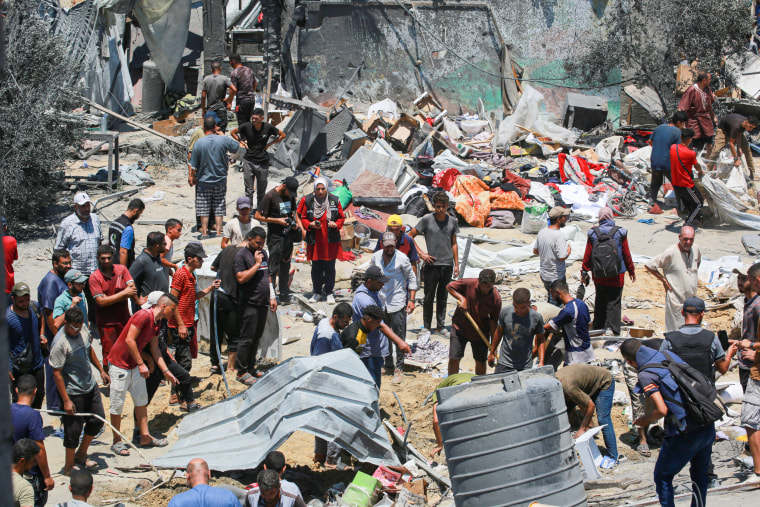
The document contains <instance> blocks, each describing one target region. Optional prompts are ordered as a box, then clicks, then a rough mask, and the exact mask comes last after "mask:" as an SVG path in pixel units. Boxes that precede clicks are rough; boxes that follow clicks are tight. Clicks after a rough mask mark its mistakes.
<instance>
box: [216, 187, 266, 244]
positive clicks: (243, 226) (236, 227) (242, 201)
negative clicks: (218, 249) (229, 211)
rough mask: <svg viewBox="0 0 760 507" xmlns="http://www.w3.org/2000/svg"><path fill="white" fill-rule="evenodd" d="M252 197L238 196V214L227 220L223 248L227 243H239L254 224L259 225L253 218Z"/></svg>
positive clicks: (223, 234)
mask: <svg viewBox="0 0 760 507" xmlns="http://www.w3.org/2000/svg"><path fill="white" fill-rule="evenodd" d="M252 206H253V205H252V203H251V198H250V197H248V196H245V195H244V196H242V197H238V199H237V212H238V214H237V216H236V217H234V218H233V219H232V220H230V221H229V222H227V223H226V224H225V226H224V232H223V233H222V250H224V249H225V248H227V245H239V244H240V243H242V242H243V240H244V239H245V237H246V236H247V235H248V231H250V230H251V228H252V227H253V226H254V225H259V223H258V222H257V221H256V220H253V219H252V218H251V207H252Z"/></svg>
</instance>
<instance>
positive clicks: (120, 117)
mask: <svg viewBox="0 0 760 507" xmlns="http://www.w3.org/2000/svg"><path fill="white" fill-rule="evenodd" d="M81 99H82V100H83V101H84V103H85V104H87V105H88V106H90V107H94V108H95V109H98V110H100V111H103V112H104V113H108V114H110V115H111V116H113V117H114V118H118V119H120V120H121V121H123V122H124V123H126V124H128V125H132V126H133V127H137V128H139V129H141V130H144V131H146V132H150V133H151V134H153V135H155V136H158V137H160V138H162V139H166V140H167V141H170V142H172V143H174V144H177V145H179V146H182V147H184V148H186V147H187V146H186V145H185V143H183V142H181V141H178V140H177V139H174V138H173V137H169V136H167V135H164V134H162V133H161V132H156V131H155V130H153V129H152V128H150V127H148V126H147V125H143V124H142V123H137V122H136V121H134V120H130V119H129V118H127V117H126V116H122V115H120V114H119V113H116V112H114V111H111V110H110V109H108V108H107V107H104V106H101V105H100V104H96V103H95V102H92V101H91V100H90V99H88V98H86V97H81Z"/></svg>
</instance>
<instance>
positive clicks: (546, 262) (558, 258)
mask: <svg viewBox="0 0 760 507" xmlns="http://www.w3.org/2000/svg"><path fill="white" fill-rule="evenodd" d="M569 217H570V210H569V209H568V208H563V207H561V206H555V207H553V208H552V209H551V210H550V211H549V226H548V227H544V228H543V229H541V231H539V233H538V236H536V242H535V243H534V244H533V254H534V255H538V258H539V260H540V268H539V270H540V272H539V275H540V276H541V281H542V282H544V288H545V289H546V293H547V294H548V301H549V302H550V303H552V304H554V305H556V306H560V304H561V302H560V301H557V300H556V299H554V298H552V292H551V289H550V288H551V286H552V283H554V281H555V280H562V281H563V282H566V281H567V280H566V278H565V260H566V259H567V258H568V257H570V245H569V244H568V243H567V238H565V234H564V233H563V232H562V231H561V230H560V229H562V228H563V227H564V226H565V224H567V220H568V218H569Z"/></svg>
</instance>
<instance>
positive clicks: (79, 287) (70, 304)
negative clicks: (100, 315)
mask: <svg viewBox="0 0 760 507" xmlns="http://www.w3.org/2000/svg"><path fill="white" fill-rule="evenodd" d="M63 281H64V282H66V285H68V286H69V288H68V290H65V291H63V292H62V293H61V295H60V296H58V297H57V298H55V304H54V305H53V324H55V331H56V332H58V331H59V330H60V329H61V326H62V325H63V314H64V313H66V310H68V309H69V308H74V307H77V308H79V309H80V310H81V311H82V315H87V306H86V305H85V298H84V290H85V287H86V286H87V277H86V276H85V275H84V274H83V273H82V272H81V271H79V270H78V269H73V268H72V269H70V270H68V271H67V272H66V274H65V275H64V276H63ZM92 304H93V306H94V305H95V302H94V300H93V303H92ZM94 313H95V312H94V310H93V314H94ZM92 328H95V326H92Z"/></svg>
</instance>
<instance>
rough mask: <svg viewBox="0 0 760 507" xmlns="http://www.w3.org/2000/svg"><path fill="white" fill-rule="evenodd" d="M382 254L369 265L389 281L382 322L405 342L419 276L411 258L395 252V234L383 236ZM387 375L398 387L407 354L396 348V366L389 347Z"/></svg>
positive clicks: (382, 298)
mask: <svg viewBox="0 0 760 507" xmlns="http://www.w3.org/2000/svg"><path fill="white" fill-rule="evenodd" d="M380 242H381V243H382V245H383V249H382V250H381V251H378V252H375V253H374V254H372V259H371V260H370V264H371V265H372V266H376V267H379V268H380V269H382V270H383V275H384V276H385V277H386V278H388V281H387V282H385V284H383V287H382V288H381V289H380V302H381V303H382V305H381V306H380V308H382V309H383V321H385V322H386V323H387V324H388V325H389V326H390V328H391V329H392V330H393V332H394V333H395V334H396V336H398V337H399V338H401V339H402V340H405V339H406V317H407V315H410V314H411V313H412V312H413V311H414V297H415V295H416V294H417V289H418V288H419V287H418V286H417V277H416V276H415V274H414V270H412V265H411V263H410V262H409V257H407V256H406V255H404V254H403V253H402V252H399V251H398V250H396V235H395V234H394V233H392V232H390V231H387V232H385V233H383V237H382V239H381V241H380ZM384 368H385V373H386V374H388V375H389V374H390V373H391V372H393V383H394V384H399V383H401V381H402V380H403V378H404V373H403V372H404V354H403V353H402V352H401V350H400V349H399V347H398V346H396V363H395V367H394V363H393V351H392V350H391V349H390V348H389V349H388V354H387V355H386V356H385V359H384Z"/></svg>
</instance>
